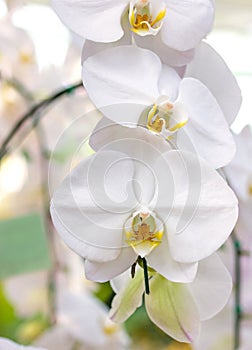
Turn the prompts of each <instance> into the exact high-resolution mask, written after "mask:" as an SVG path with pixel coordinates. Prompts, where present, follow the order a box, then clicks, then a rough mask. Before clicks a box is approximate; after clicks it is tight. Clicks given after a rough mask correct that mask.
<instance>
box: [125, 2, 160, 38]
mask: <svg viewBox="0 0 252 350" xmlns="http://www.w3.org/2000/svg"><path fill="white" fill-rule="evenodd" d="M165 15H166V8H164V9H162V10H161V11H160V12H159V13H158V14H157V16H156V17H155V19H154V20H153V19H152V15H151V11H150V5H149V3H146V5H145V6H143V7H142V8H137V7H136V6H133V7H132V8H130V11H129V22H130V25H131V28H130V29H131V30H132V31H133V32H134V33H137V34H140V35H141V34H143V33H145V34H155V33H157V32H158V31H159V29H160V28H161V26H162V20H163V18H164V17H165Z"/></svg>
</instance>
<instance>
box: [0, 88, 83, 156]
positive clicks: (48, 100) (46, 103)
mask: <svg viewBox="0 0 252 350" xmlns="http://www.w3.org/2000/svg"><path fill="white" fill-rule="evenodd" d="M82 86H83V85H82V82H78V83H76V84H72V85H69V86H67V87H66V88H63V89H61V90H59V91H56V92H55V93H53V94H52V95H50V96H49V97H47V98H46V99H44V100H42V101H41V102H39V103H37V104H35V105H34V106H33V107H32V108H31V109H30V110H29V111H28V112H27V113H25V114H24V115H23V116H22V117H21V118H20V119H19V120H18V121H17V123H16V124H15V125H14V126H13V128H12V129H11V131H10V132H9V134H8V135H7V136H6V138H5V139H4V141H3V143H2V145H1V148H0V160H1V159H2V158H3V157H4V156H5V155H6V153H7V152H8V145H9V143H10V142H11V140H12V139H13V137H14V136H15V135H16V134H17V133H18V131H19V130H20V128H21V127H22V126H23V124H24V123H25V122H26V121H27V120H29V119H30V118H32V117H33V116H34V115H35V113H37V112H38V111H39V110H40V109H41V108H44V107H47V106H49V105H50V104H51V103H53V102H54V101H56V100H57V99H58V98H59V97H61V96H63V95H66V94H71V93H72V92H73V91H74V90H76V89H77V88H79V87H82ZM41 117H42V116H40V118H41Z"/></svg>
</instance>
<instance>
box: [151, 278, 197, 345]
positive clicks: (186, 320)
mask: <svg viewBox="0 0 252 350" xmlns="http://www.w3.org/2000/svg"><path fill="white" fill-rule="evenodd" d="M145 306H146V310H147V313H148V315H149V317H150V319H151V320H152V322H153V323H155V324H156V325H157V326H158V327H159V328H161V329H162V330H163V331H164V332H165V333H167V334H168V335H169V336H171V337H172V338H174V339H176V340H178V341H181V342H184V343H191V342H193V341H194V340H195V339H196V338H197V337H198V335H199V331H200V316H199V311H198V308H197V306H196V304H195V302H194V300H193V297H192V295H191V293H190V291H189V289H188V288H187V286H186V284H183V283H174V282H170V281H168V280H167V279H165V278H164V277H162V276H161V275H158V274H156V275H155V276H153V278H152V279H151V280H150V294H149V295H145Z"/></svg>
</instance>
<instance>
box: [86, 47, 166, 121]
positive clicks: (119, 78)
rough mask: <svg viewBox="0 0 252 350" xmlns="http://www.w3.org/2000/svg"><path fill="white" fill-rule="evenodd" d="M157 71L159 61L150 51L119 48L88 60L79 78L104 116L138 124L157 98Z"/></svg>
mask: <svg viewBox="0 0 252 350" xmlns="http://www.w3.org/2000/svg"><path fill="white" fill-rule="evenodd" d="M160 72H161V62H160V60H159V58H158V57H157V56H156V55H155V54H154V53H153V52H151V51H147V50H143V49H139V48H137V47H135V46H120V47H116V48H113V49H108V50H105V51H102V52H100V53H98V54H96V55H95V56H92V57H89V58H88V59H87V60H86V61H85V62H84V64H83V71H82V77H83V82H84V86H85V88H86V90H87V93H88V95H89V97H90V98H91V100H92V101H93V103H94V104H95V105H96V107H97V108H99V109H100V110H101V111H102V112H103V113H104V115H105V116H107V117H108V118H110V119H112V120H113V121H115V122H117V123H123V122H129V123H133V124H137V122H138V120H139V118H140V116H141V113H142V111H143V110H144V109H145V108H146V107H147V106H150V105H152V104H153V103H154V102H155V99H156V98H157V97H158V94H159V93H158V79H159V75H160Z"/></svg>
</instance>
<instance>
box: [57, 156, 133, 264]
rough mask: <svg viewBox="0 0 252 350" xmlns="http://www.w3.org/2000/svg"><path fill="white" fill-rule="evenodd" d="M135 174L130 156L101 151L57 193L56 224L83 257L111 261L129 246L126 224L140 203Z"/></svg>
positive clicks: (78, 170)
mask: <svg viewBox="0 0 252 350" xmlns="http://www.w3.org/2000/svg"><path fill="white" fill-rule="evenodd" d="M132 175H133V164H132V162H131V160H130V159H129V157H127V155H125V154H122V153H119V152H112V151H108V152H100V153H97V154H96V155H94V156H91V157H89V158H88V159H85V160H84V161H82V162H81V163H80V164H79V165H78V166H77V167H76V168H75V169H74V170H73V171H72V172H71V173H70V174H69V176H68V177H67V178H66V179H65V180H64V181H63V183H62V184H61V186H60V187H59V189H58V190H57V191H56V192H55V194H54V196H53V199H52V204H51V215H52V219H53V221H54V224H55V226H56V228H57V230H58V231H59V234H60V235H61V237H62V238H63V240H64V241H65V242H66V243H67V244H69V245H70V247H71V248H72V249H74V250H76V252H77V253H79V254H80V253H81V254H80V255H81V256H83V257H85V258H87V259H91V260H93V261H108V260H113V259H115V258H116V257H117V256H118V255H119V253H120V248H121V247H122V246H123V245H125V243H124V238H123V225H124V223H125V221H126V219H127V218H128V217H129V215H130V214H129V213H132V210H134V208H135V205H136V200H135V196H134V193H133V187H132V183H131V180H132ZM78 243H79V245H78ZM97 249H98V252H99V251H100V253H101V251H102V254H97Z"/></svg>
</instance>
